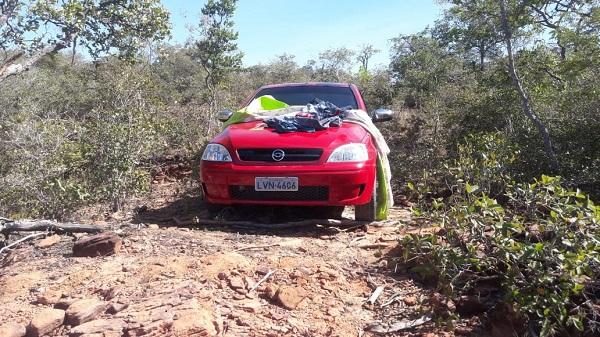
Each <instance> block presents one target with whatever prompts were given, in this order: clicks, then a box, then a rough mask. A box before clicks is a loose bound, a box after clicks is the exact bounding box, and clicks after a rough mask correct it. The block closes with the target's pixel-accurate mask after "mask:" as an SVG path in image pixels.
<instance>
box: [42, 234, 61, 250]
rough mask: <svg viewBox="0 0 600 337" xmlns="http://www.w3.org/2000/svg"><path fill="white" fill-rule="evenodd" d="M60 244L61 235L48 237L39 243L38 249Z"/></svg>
mask: <svg viewBox="0 0 600 337" xmlns="http://www.w3.org/2000/svg"><path fill="white" fill-rule="evenodd" d="M59 242H60V235H56V234H55V235H52V236H48V237H46V238H44V239H42V240H40V242H38V243H37V245H36V246H37V247H38V248H48V247H51V246H54V245H55V244H57V243H59Z"/></svg>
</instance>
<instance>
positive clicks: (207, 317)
mask: <svg viewBox="0 0 600 337" xmlns="http://www.w3.org/2000/svg"><path fill="white" fill-rule="evenodd" d="M217 326H218V325H217V323H216V321H215V319H214V317H213V315H212V313H211V312H210V311H208V310H206V309H204V308H195V309H190V310H186V311H185V312H183V313H180V314H179V317H178V319H177V320H175V321H174V322H173V326H172V327H171V331H172V332H173V334H174V335H175V336H216V335H217V333H218V331H217Z"/></svg>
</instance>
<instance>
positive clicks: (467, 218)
mask: <svg viewBox="0 0 600 337" xmlns="http://www.w3.org/2000/svg"><path fill="white" fill-rule="evenodd" d="M473 144H477V145H473ZM503 144H504V143H503V140H502V139H501V138H499V137H498V135H480V136H471V137H469V138H468V139H467V141H466V142H465V143H464V144H461V145H460V146H459V151H458V152H459V153H458V156H457V158H458V159H457V160H455V161H453V163H452V165H446V167H447V168H448V171H447V173H448V175H447V176H446V178H445V179H446V181H447V182H449V186H450V190H451V194H450V195H449V196H447V197H445V198H439V197H438V198H427V197H426V195H425V194H424V193H428V192H429V191H428V190H427V189H426V185H425V184H423V183H416V184H411V188H412V189H413V191H414V193H415V194H416V195H417V196H419V197H420V198H421V199H420V200H421V202H419V203H418V206H416V207H415V208H414V211H415V213H416V214H417V215H418V217H419V219H421V221H424V222H427V223H429V224H433V225H434V226H438V227H441V228H443V229H442V230H439V231H437V232H436V233H435V234H426V235H416V234H412V235H408V236H406V237H404V238H403V239H402V241H401V246H402V247H403V252H404V255H403V261H404V263H405V264H406V265H407V267H409V268H410V270H412V272H414V273H415V274H416V275H419V276H420V277H422V278H424V279H428V280H431V281H433V282H434V283H435V284H437V286H438V287H439V289H440V290H441V291H442V292H444V293H446V294H447V295H449V296H451V297H453V298H458V297H460V296H462V295H480V294H481V289H480V288H481V287H484V286H485V287H487V288H489V286H490V284H492V285H493V288H494V290H493V291H492V292H493V296H491V295H490V296H491V298H493V299H494V300H495V301H496V302H506V303H509V304H511V305H512V306H513V308H514V309H515V311H516V312H517V313H519V314H521V315H522V317H523V318H525V319H526V320H527V321H528V322H529V325H530V327H531V328H533V329H534V331H537V332H539V334H540V335H541V336H549V335H553V334H555V333H558V332H565V331H569V333H571V334H573V333H574V332H575V331H580V332H583V331H584V330H585V331H599V330H598V329H599V328H600V326H597V323H596V319H595V317H596V315H598V314H599V312H598V304H597V303H598V300H599V299H600V296H599V295H600V294H599V293H598V281H597V280H598V279H599V278H600V206H597V205H595V204H594V202H593V201H592V200H590V199H589V198H588V197H587V196H586V195H585V194H583V193H582V192H581V191H579V190H570V189H567V188H564V187H563V186H562V185H561V179H560V178H559V177H549V176H542V177H541V178H540V179H539V180H535V182H533V183H514V182H512V180H511V178H510V163H511V162H512V161H513V158H514V156H513V154H512V153H513V152H512V151H511V150H510V149H509V147H506V146H504V145H503ZM490 193H494V194H495V195H496V196H497V198H493V197H491V196H490ZM498 200H501V202H499V201H498Z"/></svg>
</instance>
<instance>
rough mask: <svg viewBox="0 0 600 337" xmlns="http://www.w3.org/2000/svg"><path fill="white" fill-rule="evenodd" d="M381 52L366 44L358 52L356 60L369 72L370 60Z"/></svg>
mask: <svg viewBox="0 0 600 337" xmlns="http://www.w3.org/2000/svg"><path fill="white" fill-rule="evenodd" d="M380 51H381V50H379V49H376V48H374V47H373V45H370V44H366V45H363V46H362V47H361V48H360V50H359V51H358V55H357V56H356V60H357V61H358V62H359V63H360V66H361V68H362V69H364V70H365V71H368V70H369V60H370V59H371V57H373V55H375V54H377V53H379V52H380Z"/></svg>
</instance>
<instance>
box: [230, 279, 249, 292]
mask: <svg viewBox="0 0 600 337" xmlns="http://www.w3.org/2000/svg"><path fill="white" fill-rule="evenodd" d="M229 286H230V287H231V289H234V290H235V289H244V288H246V287H245V286H244V281H243V280H242V278H241V277H237V276H232V277H230V278H229Z"/></svg>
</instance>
